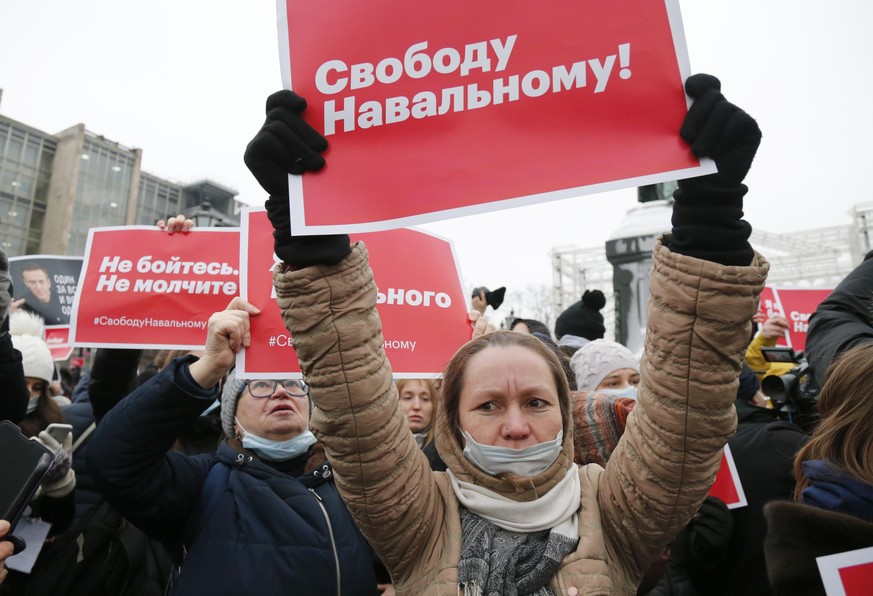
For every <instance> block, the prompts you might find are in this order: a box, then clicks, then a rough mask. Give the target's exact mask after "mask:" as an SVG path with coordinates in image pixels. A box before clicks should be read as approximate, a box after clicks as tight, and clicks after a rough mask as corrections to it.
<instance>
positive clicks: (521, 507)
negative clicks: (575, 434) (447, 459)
mask: <svg viewBox="0 0 873 596" xmlns="http://www.w3.org/2000/svg"><path fill="white" fill-rule="evenodd" d="M446 474H448V477H449V480H450V481H451V483H452V490H454V491H455V496H456V497H458V501H459V502H460V503H461V505H463V506H464V507H466V508H467V509H469V510H470V511H472V512H473V513H475V514H476V515H478V516H480V517H482V518H484V519H486V520H488V521H490V522H491V523H493V524H494V525H496V526H498V527H500V528H503V529H504V530H508V531H510V532H520V533H527V532H538V531H540V530H552V531H554V532H558V533H559V534H561V535H563V536H566V537H567V538H570V539H575V540H578V538H579V528H578V517H577V515H576V513H577V512H578V511H579V504H580V501H581V498H582V485H581V483H580V481H579V469H578V468H577V467H576V466H575V465H573V466H570V469H569V470H567V474H566V475H565V476H564V478H563V479H562V480H561V481H560V482H558V484H556V485H555V486H554V487H553V488H552V490H550V491H549V492H547V493H546V494H545V495H543V496H541V497H539V498H538V499H534V500H533V501H513V500H512V499H508V498H506V497H504V496H503V495H500V494H498V493H495V492H494V491H491V490H488V489H487V488H483V487H481V486H477V485H475V484H472V483H470V482H463V481H461V480H458V479H457V477H456V476H455V475H454V474H453V473H452V471H451V470H446Z"/></svg>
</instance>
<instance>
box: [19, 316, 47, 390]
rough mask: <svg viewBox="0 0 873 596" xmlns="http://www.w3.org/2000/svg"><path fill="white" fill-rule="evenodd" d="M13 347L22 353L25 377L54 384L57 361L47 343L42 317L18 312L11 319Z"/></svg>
mask: <svg viewBox="0 0 873 596" xmlns="http://www.w3.org/2000/svg"><path fill="white" fill-rule="evenodd" d="M9 332H10V334H11V335H12V345H13V346H15V349H16V350H18V351H19V352H21V364H22V367H23V368H24V376H25V377H33V378H34V379H42V380H43V381H45V382H46V383H51V382H52V374H53V373H54V372H55V361H54V359H53V358H52V353H51V350H49V347H48V345H47V344H46V343H45V322H44V321H43V320H42V317H40V316H39V315H35V314H33V313H29V312H27V311H24V310H21V309H19V310H16V311H15V312H14V313H12V315H11V316H10V317H9Z"/></svg>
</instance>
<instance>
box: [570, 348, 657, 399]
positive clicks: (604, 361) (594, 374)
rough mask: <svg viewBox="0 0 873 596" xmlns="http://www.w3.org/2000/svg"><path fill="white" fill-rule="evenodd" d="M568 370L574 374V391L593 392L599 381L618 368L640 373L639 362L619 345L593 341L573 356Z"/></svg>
mask: <svg viewBox="0 0 873 596" xmlns="http://www.w3.org/2000/svg"><path fill="white" fill-rule="evenodd" d="M570 368H572V369H573V372H574V373H576V389H578V390H579V391H594V390H595V389H597V386H598V385H599V384H600V381H602V380H603V379H605V378H606V377H607V376H609V374H610V373H612V372H613V371H616V370H618V369H620V368H632V369H633V370H635V371H637V372H640V361H639V360H638V359H637V358H635V357H634V355H633V353H632V352H631V351H630V350H628V349H627V348H626V347H624V346H623V345H621V344H620V343H616V342H614V341H610V340H608V339H595V340H594V341H592V342H590V343H587V344H585V345H584V346H582V347H581V348H579V349H578V350H577V351H576V353H575V354H573V358H572V359H571V360H570Z"/></svg>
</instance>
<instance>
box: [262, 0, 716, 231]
mask: <svg viewBox="0 0 873 596" xmlns="http://www.w3.org/2000/svg"><path fill="white" fill-rule="evenodd" d="M277 5H278V12H279V47H280V54H281V56H280V58H281V62H282V75H283V82H284V84H285V87H286V88H289V89H292V88H293V89H294V91H295V92H296V93H298V94H299V95H301V96H303V97H304V98H305V99H306V100H307V102H308V106H309V107H308V109H307V110H306V112H305V118H306V120H307V121H308V122H309V123H311V124H312V125H313V126H314V128H316V129H317V130H319V131H320V132H321V133H323V134H324V135H325V137H326V138H327V139H328V142H329V143H330V148H329V149H328V151H327V153H326V154H325V157H326V160H327V167H326V168H325V169H324V170H322V171H320V172H318V173H310V174H307V175H305V176H302V177H300V176H292V177H291V180H290V188H291V212H292V222H293V224H294V227H295V230H298V232H300V233H336V232H339V231H356V232H367V231H376V230H384V229H390V228H398V227H403V226H409V225H413V224H416V223H422V222H427V221H434V220H438V219H445V218H447V217H457V216H460V215H466V214H471V213H481V212H485V211H491V210H495V209H505V208H508V207H517V206H520V205H527V204H533V203H538V202H542V201H548V200H555V199H561V198H567V197H575V196H579V195H582V194H590V193H595V192H602V191H606V190H613V189H616V188H624V187H631V186H639V185H641V184H651V183H655V182H660V181H664V180H674V179H677V178H684V177H689V176H696V175H700V174H703V173H707V172H711V171H714V166H712V164H710V163H708V162H707V164H706V166H705V167H701V163H700V161H699V160H697V159H696V158H695V157H694V156H693V155H691V152H690V150H689V148H688V146H687V145H686V144H685V143H684V142H683V141H682V140H681V139H680V138H679V128H680V126H681V124H682V121H683V118H684V116H685V113H686V111H687V99H686V97H685V93H684V90H683V81H684V80H685V78H687V76H688V75H689V74H690V73H689V70H690V69H689V66H688V59H687V55H686V48H685V39H684V33H683V31H682V25H681V18H680V14H679V8H678V4H677V0H666V1H665V0H614V1H611V2H600V1H596V0H545V1H544V2H540V3H538V4H537V5H536V8H535V9H533V8H532V5H531V4H530V3H529V2H520V1H507V0H479V1H477V2H473V3H471V2H465V1H463V0H444V1H443V2H440V4H439V5H438V6H436V5H433V6H427V7H426V6H423V5H422V4H421V3H416V2H402V1H399V0H381V1H377V2H358V1H355V0H333V1H332V2H331V3H330V8H329V9H328V8H326V7H325V6H324V5H323V4H319V3H313V2H307V1H304V0H277ZM386 30H390V31H391V35H362V34H361V32H362V31H370V32H372V31H386Z"/></svg>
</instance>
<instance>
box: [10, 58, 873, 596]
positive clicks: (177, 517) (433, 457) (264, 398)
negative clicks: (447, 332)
mask: <svg viewBox="0 0 873 596" xmlns="http://www.w3.org/2000/svg"><path fill="white" fill-rule="evenodd" d="M686 91H687V93H688V95H689V96H690V98H691V99H692V100H693V103H692V104H691V107H690V109H689V112H688V115H687V117H686V119H685V122H684V123H683V125H682V129H681V131H677V132H678V133H679V134H680V136H681V138H682V139H683V140H684V141H685V142H687V143H688V144H689V145H690V146H691V148H692V151H693V152H694V154H695V155H698V156H701V157H710V158H712V159H713V160H714V161H715V164H716V166H717V170H718V171H717V172H716V173H714V174H710V175H707V176H703V177H698V178H691V179H687V180H681V181H680V182H679V187H678V190H677V191H676V193H675V195H674V202H673V220H672V221H673V228H672V231H671V233H669V234H665V235H664V236H663V237H661V238H660V239H659V241H658V243H657V244H656V247H655V249H654V252H653V256H652V273H651V277H650V299H649V309H648V321H647V330H646V339H645V345H644V349H643V352H642V354H634V353H632V352H631V351H630V350H629V349H628V348H627V347H625V346H623V345H621V344H619V343H617V342H615V341H612V340H610V339H607V338H606V335H607V334H606V329H605V327H604V324H603V317H602V315H601V314H600V312H599V311H600V310H601V309H602V308H603V306H604V305H605V297H604V295H603V294H602V293H600V292H598V291H587V292H585V294H584V295H583V296H582V297H581V299H580V300H579V302H577V303H576V304H573V305H572V306H570V307H569V308H567V309H566V310H565V311H564V312H563V313H561V314H560V316H559V317H558V318H557V321H556V325H555V328H554V329H551V328H550V327H549V326H548V325H546V324H544V323H542V322H540V321H536V320H533V319H522V318H519V319H514V320H513V321H512V324H511V326H510V327H511V329H510V330H506V331H497V330H495V329H494V326H493V325H491V324H490V323H489V322H488V319H487V318H486V317H485V316H484V314H485V312H486V310H487V309H488V308H489V307H491V308H497V307H499V305H500V303H501V302H502V300H503V296H504V292H505V289H504V288H499V289H498V290H495V291H490V290H488V289H487V288H484V287H480V288H476V290H474V292H473V295H472V298H471V306H472V310H471V312H470V315H469V318H470V324H471V339H470V341H469V342H467V343H465V344H463V345H460V346H458V349H457V352H456V353H455V355H454V356H453V357H452V359H451V360H450V362H449V363H448V365H447V367H446V369H445V371H444V374H443V375H442V376H441V377H440V378H438V379H395V378H393V376H392V370H391V365H390V363H389V361H388V358H387V356H386V354H385V351H384V347H383V346H384V340H383V337H382V333H381V323H380V319H379V314H378V311H377V309H376V287H375V284H374V281H373V273H372V271H371V269H370V266H369V261H368V254H367V249H366V247H365V246H364V245H363V244H362V243H355V244H351V243H350V241H349V237H348V236H346V235H327V236H311V237H300V236H294V235H292V234H291V233H290V212H289V206H288V205H289V203H288V194H287V193H288V182H287V176H288V174H289V173H291V174H293V175H303V176H305V175H310V174H308V173H309V172H313V171H317V170H320V169H322V168H323V167H324V165H325V157H324V155H323V154H324V151H325V150H326V148H327V142H326V140H325V139H324V138H323V137H321V135H319V134H318V133H317V132H316V131H315V130H314V129H312V128H311V127H310V126H309V125H308V124H307V123H306V120H305V108H306V104H305V101H304V100H303V99H302V98H300V97H298V96H296V95H295V94H294V93H292V92H290V91H281V92H278V93H276V94H274V95H272V96H270V97H269V98H268V100H267V119H266V122H265V124H264V126H263V128H262V129H261V130H260V131H259V132H258V133H257V135H256V136H255V137H254V139H253V140H252V142H251V143H250V144H249V146H248V148H247V149H246V154H245V160H246V164H247V165H248V167H249V169H250V170H251V171H252V173H253V175H254V176H255V178H256V179H257V180H258V182H259V183H260V185H261V186H262V187H263V188H264V190H265V191H266V192H267V194H268V195H269V199H268V200H267V201H266V207H267V213H268V216H269V219H270V221H271V223H272V224H273V227H274V234H273V242H274V250H275V254H276V255H277V256H278V257H279V259H280V260H281V261H282V262H281V263H280V264H279V265H277V267H276V268H275V269H274V271H273V284H274V287H275V291H276V303H271V304H260V305H254V304H250V303H248V302H246V301H245V300H243V299H241V298H234V299H233V300H232V301H231V302H230V303H229V304H228V306H227V308H226V309H225V310H223V311H220V312H216V313H214V314H213V315H212V316H211V317H210V318H209V322H208V326H207V336H206V342H205V344H204V346H203V348H202V350H199V351H192V352H172V351H169V350H164V351H161V352H159V353H158V354H157V355H152V354H149V355H148V357H146V356H145V355H144V354H143V353H142V351H139V350H120V349H101V350H98V351H97V353H96V355H95V357H94V359H93V362H92V363H90V367H89V370H88V371H87V373H86V374H84V375H82V378H81V379H80V380H79V381H78V384H77V385H76V386H75V387H71V386H70V385H69V383H67V384H65V387H62V388H61V391H60V392H59V391H58V390H57V388H53V382H54V381H55V380H56V377H57V374H56V367H55V364H54V362H53V361H52V356H51V353H50V352H49V349H48V347H47V345H46V343H45V339H44V322H43V321H42V320H41V319H40V318H39V317H38V316H35V315H33V314H31V313H28V312H25V311H23V310H22V309H17V308H16V302H15V290H14V289H13V288H12V286H11V279H10V276H9V273H8V270H9V267H8V262H7V261H6V257H5V255H3V258H2V262H0V380H2V381H0V382H2V386H3V388H4V390H3V392H2V395H0V419H3V420H9V421H12V422H14V423H15V424H17V425H18V426H19V427H20V429H21V431H22V433H23V434H24V435H26V436H28V437H32V438H33V440H36V441H39V442H40V443H42V444H43V445H44V446H45V447H46V448H47V449H48V450H49V451H50V452H51V453H52V457H53V464H52V466H51V469H50V471H49V473H48V474H47V475H46V476H45V478H44V479H43V481H42V484H41V486H40V489H39V491H38V492H37V494H36V496H35V497H34V498H33V500H32V502H31V503H30V505H29V509H28V511H27V513H26V515H27V516H28V519H35V520H40V521H41V522H42V523H44V524H48V525H49V526H50V530H49V532H48V536H47V537H46V539H45V540H44V542H43V543H42V544H41V550H40V552H39V556H38V557H37V558H36V561H35V564H34V565H33V568H32V569H31V571H30V572H29V573H25V572H22V571H12V570H7V569H3V570H2V571H0V582H2V586H0V594H9V595H15V594H53V595H62V594H163V593H173V594H240V593H265V594H393V593H398V594H465V595H480V594H481V595H499V594H531V595H559V594H560V595H564V594H567V595H574V594H653V595H665V594H683V595H689V594H822V593H824V589H823V586H822V582H821V579H820V577H819V576H818V574H817V569H816V565H815V560H816V557H820V556H823V555H827V554H834V553H840V552H845V551H849V550H854V549H859V548H863V547H870V546H873V437H871V435H870V434H869V432H867V425H866V424H865V423H866V422H867V421H869V420H870V416H871V415H873V412H871V411H870V409H871V408H873V400H871V399H870V398H869V395H868V394H869V387H873V342H871V339H873V323H871V316H870V308H869V304H868V300H869V295H870V291H869V289H870V288H871V287H873V259H869V260H865V262H864V263H862V264H861V265H860V266H859V267H858V268H857V269H856V270H855V271H854V272H853V273H852V274H851V275H850V276H849V277H848V278H847V279H846V280H845V281H844V282H843V283H842V284H840V286H839V287H838V288H837V289H836V290H835V291H834V292H833V294H832V295H831V296H830V297H829V298H828V299H827V300H825V302H824V303H822V305H821V306H820V307H819V309H818V311H817V312H816V314H815V315H814V316H813V317H812V320H811V323H810V327H809V339H808V345H809V354H808V356H809V361H810V365H811V369H812V373H810V374H814V375H815V378H816V379H817V381H818V382H819V384H820V385H821V394H820V398H819V400H818V415H819V417H820V422H819V423H818V424H817V425H816V426H815V427H814V428H813V429H812V430H811V432H810V429H809V428H800V427H798V426H796V425H794V424H792V423H791V422H790V421H786V420H785V419H784V418H785V416H784V415H783V411H781V410H780V408H779V404H777V406H776V407H774V402H773V400H771V399H769V398H768V396H767V395H766V392H765V391H764V390H763V389H762V386H761V378H763V377H765V376H767V375H780V374H782V373H783V372H785V370H784V368H782V369H779V368H778V367H777V368H775V369H774V368H773V367H771V366H770V365H769V363H766V362H764V361H763V360H762V359H761V357H760V354H761V347H766V346H772V345H773V344H774V343H775V341H776V339H778V337H779V336H780V335H781V334H782V333H784V319H782V318H781V317H773V318H771V319H770V320H761V319H760V315H759V313H758V310H759V296H760V294H761V291H762V289H763V287H764V283H765V281H766V277H767V271H768V263H767V261H766V260H765V259H764V257H762V256H761V255H759V254H757V253H756V252H755V251H754V250H753V249H752V247H751V246H750V244H749V241H748V240H749V236H750V233H751V227H750V226H749V224H748V223H747V222H745V221H744V220H743V219H742V217H743V200H744V196H745V194H746V192H747V188H746V186H745V185H744V184H743V180H744V178H745V176H746V174H747V172H748V170H749V168H750V167H751V165H752V161H753V158H754V155H755V152H756V150H757V147H758V144H759V142H760V139H761V133H760V130H759V129H758V126H757V124H756V122H755V121H754V120H753V119H752V118H751V117H750V116H749V115H748V114H746V113H745V112H743V111H742V110H741V109H739V108H737V107H736V106H734V105H733V104H731V103H729V102H728V101H727V100H726V99H725V97H724V96H723V95H722V94H721V90H720V83H719V82H718V80H717V79H715V78H714V77H711V76H708V75H695V76H693V77H691V78H689V80H688V81H687V82H686ZM325 175H337V173H335V172H331V173H326V174H325ZM191 226H192V222H191V221H190V220H188V219H187V218H185V217H184V215H179V216H176V217H172V218H170V219H169V220H168V221H167V222H166V223H165V224H164V223H163V222H162V224H161V227H163V228H165V230H166V232H167V233H168V234H173V233H182V234H184V233H186V232H187V231H189V230H190V229H191ZM268 308H270V309H277V308H278V309H279V311H280V312H281V315H282V317H283V320H284V322H285V325H286V327H287V329H288V330H289V332H290V333H291V334H292V336H293V337H294V346H295V350H296V353H297V357H298V359H299V364H300V366H301V370H302V371H303V379H302V380H294V379H258V380H248V381H244V380H242V379H239V378H237V377H236V375H235V373H234V370H233V365H234V362H235V358H236V355H237V353H238V352H239V351H240V350H242V349H244V348H245V347H246V346H247V345H248V344H249V342H250V341H251V340H250V334H249V325H250V320H251V318H252V317H257V316H258V315H260V314H261V312H262V311H263V310H265V309H268ZM753 322H758V323H761V331H760V332H759V333H758V334H757V335H754V336H753V335H752V331H753ZM750 338H753V339H752V340H751V342H750ZM65 393H66V394H67V395H65ZM58 424H69V425H70V426H71V427H72V430H71V432H69V433H67V434H66V435H65V436H62V437H61V438H60V439H58V437H57V435H54V434H52V433H51V432H49V431H50V430H52V428H54V427H52V428H50V426H51V425H55V427H56V426H57V425H58ZM726 444H728V445H729V446H730V451H731V453H732V456H733V459H734V462H735V465H736V468H737V471H738V474H739V477H740V480H741V482H742V484H743V488H744V490H745V495H746V498H747V505H746V506H744V507H739V508H735V509H728V508H727V506H726V505H725V504H724V503H722V502H721V501H719V500H718V499H717V498H715V497H712V496H708V495H709V492H710V488H711V486H712V483H713V481H714V478H715V475H716V473H717V471H718V469H719V465H720V462H721V458H722V451H723V447H724V446H725V445H726ZM0 481H2V478H0ZM8 532H9V524H8V523H7V522H6V521H0V537H5V538H6V539H5V540H3V541H0V561H6V560H7V559H8V557H10V556H11V555H12V553H13V550H20V549H21V548H23V547H25V545H24V544H23V543H22V542H21V541H20V540H17V539H10V537H9V535H8ZM37 547H38V545H33V544H31V545H28V546H26V548H37Z"/></svg>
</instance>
